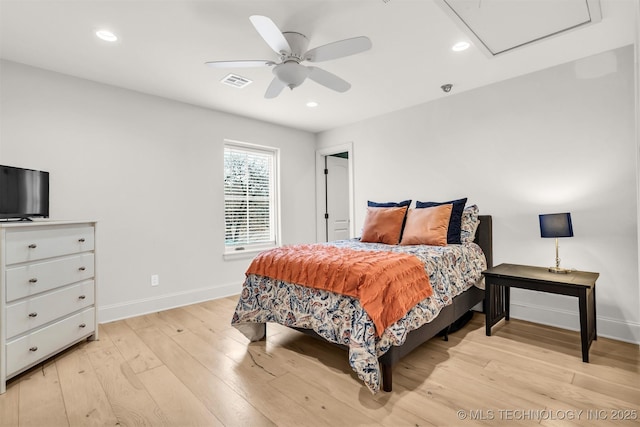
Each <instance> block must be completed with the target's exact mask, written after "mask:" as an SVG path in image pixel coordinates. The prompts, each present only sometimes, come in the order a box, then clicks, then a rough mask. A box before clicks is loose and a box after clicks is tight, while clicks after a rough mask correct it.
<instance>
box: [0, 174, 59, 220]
mask: <svg viewBox="0 0 640 427" xmlns="http://www.w3.org/2000/svg"><path fill="white" fill-rule="evenodd" d="M34 217H42V218H48V217H49V172H45V171H39V170H33V169H23V168H16V167H13V166H3V165H0V220H29V219H30V218H34Z"/></svg>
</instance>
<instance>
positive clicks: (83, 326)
mask: <svg viewBox="0 0 640 427" xmlns="http://www.w3.org/2000/svg"><path fill="white" fill-rule="evenodd" d="M78 326H79V327H80V328H86V327H87V324H86V323H80V325H78Z"/></svg>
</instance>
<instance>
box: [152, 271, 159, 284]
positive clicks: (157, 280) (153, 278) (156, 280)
mask: <svg viewBox="0 0 640 427" xmlns="http://www.w3.org/2000/svg"><path fill="white" fill-rule="evenodd" d="M159 284H160V276H158V275H157V274H152V275H151V286H158V285H159Z"/></svg>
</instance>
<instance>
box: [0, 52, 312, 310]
mask: <svg viewBox="0 0 640 427" xmlns="http://www.w3.org/2000/svg"><path fill="white" fill-rule="evenodd" d="M0 67H1V68H0V85H1V86H0V90H1V93H2V96H1V97H0V108H1V111H2V126H1V128H0V163H2V164H8V165H13V166H21V167H28V168H34V169H43V170H47V171H49V172H50V173H51V178H50V179H51V194H50V196H51V197H50V198H51V218H52V219H96V220H98V221H99V225H98V227H99V228H98V280H99V305H100V311H99V317H100V320H101V321H103V322H104V321H109V320H113V319H116V318H121V317H127V316H132V315H136V314H140V313H144V312H150V311H155V310H159V309H164V308H167V307H173V306H177V305H183V304H188V303H192V302H195V301H199V300H203V299H208V298H215V297H219V296H224V295H230V294H233V293H238V292H239V291H240V285H241V283H242V280H243V278H244V271H245V269H246V267H247V266H248V264H249V261H250V260H249V259H241V260H234V261H224V260H223V259H222V253H223V249H224V234H223V230H224V217H223V145H222V144H223V140H224V139H225V138H227V139H233V140H238V141H246V142H252V143H258V144H265V145H269V146H273V147H279V148H280V155H281V158H280V160H281V162H280V165H281V169H280V172H281V182H282V185H281V191H282V192H281V205H282V224H283V227H282V238H283V242H284V243H285V244H288V243H301V242H313V241H315V227H314V226H315V137H314V135H313V134H310V133H307V132H302V131H297V130H292V129H288V128H284V127H281V126H276V125H272V124H267V123H264V122H259V121H256V120H251V119H246V118H242V117H238V116H233V115H229V114H223V113H218V112H215V111H211V110H206V109H202V108H198V107H194V106H191V105H187V104H182V103H178V102H174V101H169V100H166V99H162V98H157V97H153V96H148V95H143V94H140V93H137V92H132V91H128V90H125V89H119V88H116V87H112V86H107V85H102V84H98V83H94V82H90V81H86V80H81V79H77V78H74V77H70V76H65V75H61V74H56V73H52V72H48V71H45V70H41V69H36V68H32V67H27V66H24V65H21V64H16V63H13V62H7V61H2V62H1V63H0ZM152 274H159V275H160V285H159V286H158V287H153V288H152V287H151V286H150V276H151V275H152Z"/></svg>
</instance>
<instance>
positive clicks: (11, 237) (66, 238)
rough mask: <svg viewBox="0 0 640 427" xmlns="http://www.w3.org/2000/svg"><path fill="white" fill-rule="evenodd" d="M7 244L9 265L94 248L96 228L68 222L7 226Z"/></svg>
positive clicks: (7, 261)
mask: <svg viewBox="0 0 640 427" xmlns="http://www.w3.org/2000/svg"><path fill="white" fill-rule="evenodd" d="M6 248H7V251H6V263H7V265H10V264H16V263H20V262H28V261H35V260H40V259H45V258H52V257H57V256H62V255H68V254H75V253H79V252H86V251H92V250H93V249H94V228H93V227H92V226H90V225H69V226H58V227H52V228H38V229H16V230H7V234H6Z"/></svg>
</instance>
